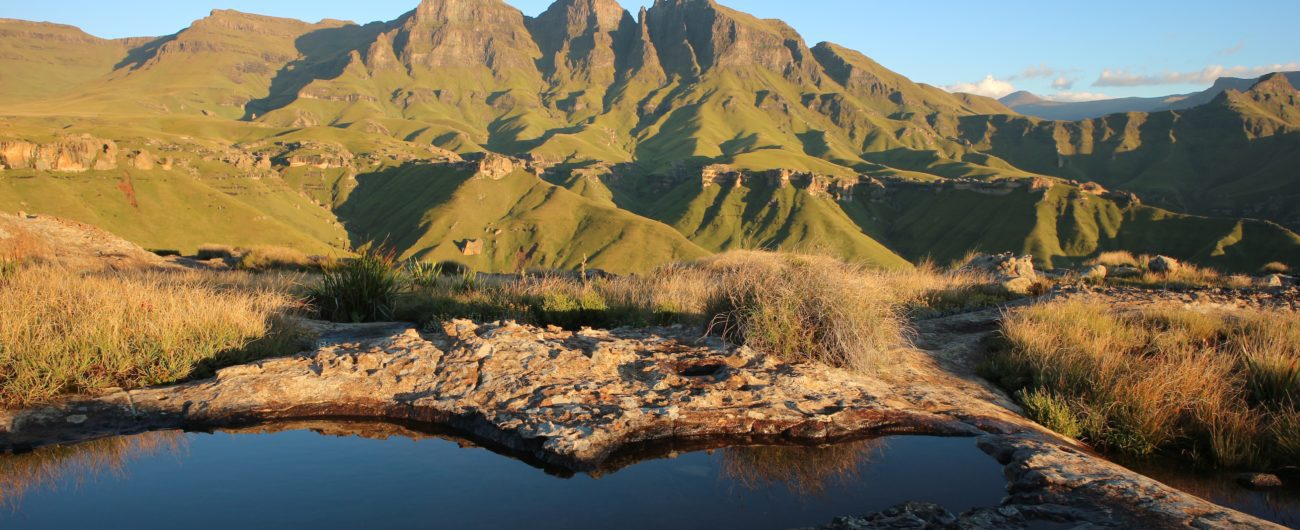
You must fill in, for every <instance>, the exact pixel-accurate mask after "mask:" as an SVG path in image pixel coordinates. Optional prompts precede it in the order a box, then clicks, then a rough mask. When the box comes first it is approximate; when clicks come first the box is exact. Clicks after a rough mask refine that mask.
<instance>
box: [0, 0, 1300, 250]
mask: <svg viewBox="0 0 1300 530" xmlns="http://www.w3.org/2000/svg"><path fill="white" fill-rule="evenodd" d="M0 50H4V51H5V53H3V54H0V66H3V67H4V68H3V69H0V102H3V103H4V104H3V106H0V209H5V210H23V211H29V212H40V213H49V214H53V215H59V216H64V217H71V218H74V219H77V220H81V221H85V222H89V223H93V224H96V225H99V226H101V227H104V228H107V229H109V230H112V231H114V232H117V233H119V234H121V235H122V236H124V237H127V238H128V239H131V240H133V241H135V242H137V243H140V244H142V245H145V246H147V247H152V248H167V249H178V250H192V249H194V248H195V247H197V246H198V245H200V244H202V243H205V242H222V243H230V244H241V245H251V244H284V245H291V246H296V247H302V248H305V249H309V250H311V251H313V252H338V251H339V250H338V249H339V248H341V247H346V246H351V245H357V244H362V243H365V242H370V241H379V242H386V243H387V244H389V245H391V246H394V247H396V249H397V250H398V251H400V252H401V253H402V254H403V255H404V256H407V257H419V258H424V259H436V260H455V261H459V262H463V263H465V264H467V265H470V266H473V267H475V268H477V269H480V270H491V271H509V270H515V269H517V268H520V267H559V268H570V267H575V266H578V265H579V264H582V263H584V262H585V263H587V264H588V265H590V266H592V267H597V268H602V269H606V270H610V271H614V272H635V271H642V270H646V269H649V268H652V267H655V266H658V265H661V264H664V263H668V262H671V261H675V260H684V259H692V258H695V257H699V256H702V255H706V254H709V253H712V252H718V251H722V250H726V249H730V248H738V247H763V248H781V249H815V250H825V251H830V252H834V253H837V254H839V255H841V256H843V257H846V258H849V259H853V260H856V261H860V262H863V263H867V264H871V265H875V266H881V267H899V268H905V267H909V266H910V263H912V262H915V261H917V260H920V259H923V258H926V257H931V258H934V259H938V260H941V261H944V260H951V259H956V258H958V257H961V256H962V255H963V254H965V253H966V252H968V251H970V250H973V249H981V250H985V251H1016V252H1025V253H1029V254H1033V255H1034V256H1035V257H1036V258H1037V259H1038V260H1039V261H1040V262H1041V263H1043V264H1044V265H1060V264H1070V263H1077V262H1080V261H1082V260H1084V259H1087V258H1088V257H1090V256H1093V255H1095V254H1096V253H1098V252H1101V251H1105V250H1114V249H1129V250H1133V251H1138V252H1162V253H1166V254H1170V255H1175V256H1178V257H1182V258H1184V259H1190V260H1193V261H1197V262H1200V263H1205V264H1210V265H1215V266H1219V267H1222V268H1225V269H1231V270H1255V269H1257V268H1258V267H1259V266H1260V265H1262V264H1264V263H1266V262H1269V261H1284V262H1289V263H1292V264H1297V265H1300V237H1297V236H1296V235H1295V234H1294V233H1293V232H1292V231H1291V230H1290V229H1288V228H1286V227H1284V226H1282V225H1280V224H1278V223H1279V222H1281V223H1287V224H1289V226H1292V227H1295V226H1300V219H1294V216H1295V212H1294V208H1288V207H1286V206H1285V200H1287V199H1289V198H1293V197H1294V188H1295V186H1296V183H1297V182H1300V178H1298V177H1297V175H1296V174H1295V173H1296V172H1295V169H1294V168H1296V167H1300V166H1297V164H1296V163H1295V162H1296V156H1297V153H1300V148H1297V146H1296V141H1297V135H1296V134H1295V127H1296V123H1295V118H1294V114H1295V109H1296V103H1295V102H1294V97H1293V95H1294V94H1295V90H1294V88H1291V87H1290V85H1288V84H1286V83H1285V79H1283V80H1282V81H1270V82H1268V83H1260V84H1258V85H1255V86H1254V87H1253V88H1251V87H1246V88H1247V89H1248V90H1226V91H1224V92H1223V93H1222V94H1220V97H1219V98H1216V99H1213V100H1212V101H1209V102H1206V103H1205V104H1203V105H1201V106H1198V107H1195V108H1192V109H1188V110H1185V111H1163V112H1157V113H1130V114H1122V115H1118V116H1108V117H1106V118H1100V119H1094V120H1082V121H1076V122H1051V121H1043V120H1040V119H1038V118H1033V117H1029V116H1025V115H1022V114H1018V113H1017V112H1016V111H1014V110H1012V109H1011V108H1009V107H1008V106H1007V105H1005V104H1003V103H1001V102H998V101H995V100H993V99H989V98H984V97H979V96H972V95H966V94H951V93H948V92H946V91H944V90H942V89H939V88H936V87H933V86H929V85H925V84H920V83H915V82H913V81H911V80H909V79H907V78H906V77H904V76H902V75H900V74H898V73H896V72H893V71H891V70H889V69H887V68H885V67H884V66H882V65H880V64H878V63H876V62H875V61H873V60H871V59H870V58H869V57H867V56H866V55H864V54H862V53H860V52H857V51H854V50H850V49H847V48H845V47H842V46H838V45H835V44H833V43H825V42H824V43H818V44H813V45H811V46H810V45H809V44H808V43H806V42H805V41H804V40H803V39H802V37H800V35H799V34H798V32H796V31H795V29H794V28H791V27H790V26H788V25H786V24H785V23H783V22H780V21H777V20H767V19H759V18H756V17H753V16H751V15H748V14H746V13H743V12H740V11H736V10H734V9H730V8H728V7H726V6H723V5H721V4H719V3H718V2H716V1H713V0H656V2H655V3H654V5H653V6H651V7H649V8H643V9H640V10H639V11H638V12H637V13H635V14H634V13H632V12H629V11H627V10H625V9H624V8H623V7H621V6H620V5H619V4H618V3H616V2H615V1H614V0H558V1H556V2H555V3H554V4H552V5H551V6H550V7H549V8H548V9H547V10H546V11H544V12H543V13H541V14H540V15H538V16H537V17H528V16H525V15H524V14H523V13H521V12H520V11H519V10H517V9H515V8H513V7H511V6H510V5H508V4H506V3H505V2H503V1H501V0H424V1H422V2H420V3H419V5H418V6H416V7H415V9H413V10H412V11H410V12H408V13H406V14H404V15H402V16H401V17H399V18H397V19H396V20H393V21H388V22H373V23H369V24H365V25H358V24H354V23H350V22H343V21H331V20H325V21H321V22H318V23H314V24H313V23H306V22H301V21H297V20H291V19H283V18H272V17H263V16H258V15H252V14H246V13H239V12H234V11H213V12H212V14H211V15H210V16H208V17H206V18H204V19H201V20H198V21H195V22H194V23H193V24H191V25H190V27H188V28H185V29H182V30H180V31H178V32H177V33H175V34H173V35H168V36H163V37H156V38H140V39H125V40H113V41H109V40H103V39H97V38H95V37H91V36H89V35H86V34H84V33H82V32H80V31H79V30H76V29H75V28H70V27H66V26H56V25H50V24H40V23H31V22H22V21H2V22H0ZM6 72H24V74H23V75H17V76H15V75H7V74H6ZM1013 103H1015V102H1014V101H1013ZM1133 192H1136V195H1135V194H1134V193H1133ZM1173 210H1188V211H1191V212H1192V213H1193V214H1203V215H1210V217H1202V216H1199V215H1189V214H1183V213H1176V212H1175V211H1173ZM1243 217H1251V218H1257V219H1266V220H1246V219H1241V218H1243Z"/></svg>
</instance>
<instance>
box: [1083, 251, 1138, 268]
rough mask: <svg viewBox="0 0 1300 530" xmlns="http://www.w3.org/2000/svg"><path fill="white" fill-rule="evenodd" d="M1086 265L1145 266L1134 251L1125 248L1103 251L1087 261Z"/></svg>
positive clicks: (1108, 266) (1107, 266) (1109, 266)
mask: <svg viewBox="0 0 1300 530" xmlns="http://www.w3.org/2000/svg"><path fill="white" fill-rule="evenodd" d="M1085 265H1090V266H1091V265H1101V266H1104V267H1106V268H1113V267H1137V268H1142V267H1143V265H1142V263H1139V262H1138V259H1137V258H1136V257H1134V256H1133V253H1131V252H1128V251H1124V250H1113V251H1109V252H1102V253H1101V254H1098V255H1097V257H1095V258H1092V259H1090V260H1088V261H1087V262H1085Z"/></svg>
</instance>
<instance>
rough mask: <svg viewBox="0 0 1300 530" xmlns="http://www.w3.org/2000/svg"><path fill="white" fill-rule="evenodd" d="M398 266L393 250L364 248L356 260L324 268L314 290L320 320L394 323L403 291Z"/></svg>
mask: <svg viewBox="0 0 1300 530" xmlns="http://www.w3.org/2000/svg"><path fill="white" fill-rule="evenodd" d="M395 264H396V257H395V254H394V253H393V252H391V251H388V250H383V249H380V248H378V247H367V248H364V249H361V251H360V252H359V253H358V256H357V257H355V258H352V259H349V260H346V261H343V262H342V263H339V264H335V265H331V266H328V267H326V268H325V269H324V271H323V273H322V275H321V278H320V282H319V283H318V284H317V285H316V286H315V287H313V288H312V289H311V294H310V298H311V302H312V305H313V306H314V307H315V308H316V309H317V310H318V311H319V312H320V316H321V318H324V319H326V320H331V321H334V322H379V321H385V320H392V319H393V316H394V313H395V309H396V304H397V296H398V294H399V293H400V292H401V291H402V288H403V285H402V283H403V282H402V277H401V275H400V273H399V272H398V271H397V270H396V269H395Z"/></svg>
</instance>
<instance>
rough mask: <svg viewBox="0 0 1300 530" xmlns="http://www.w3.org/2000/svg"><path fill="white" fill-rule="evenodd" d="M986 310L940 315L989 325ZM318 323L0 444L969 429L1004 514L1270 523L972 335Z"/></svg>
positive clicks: (1170, 523)
mask: <svg viewBox="0 0 1300 530" xmlns="http://www.w3.org/2000/svg"><path fill="white" fill-rule="evenodd" d="M997 314H998V313H997V311H995V310H994V311H986V312H984V313H982V314H975V315H964V316H962V317H961V321H960V322H955V321H954V322H951V323H949V325H950V326H951V327H952V328H953V329H969V328H970V327H971V326H974V327H976V328H981V326H983V327H987V325H988V323H989V322H988V321H991V319H995V318H996V316H997ZM936 326H937V327H936ZM931 327H935V328H936V329H939V328H942V324H934V325H931ZM931 331H933V330H931ZM321 333H322V335H321V337H322V338H321V346H320V347H319V348H318V349H316V350H314V351H311V352H307V353H304V354H302V355H298V356H294V357H289V358H282V359H273V360H267V361H262V362H258V363H253V364H249V365H245V366H238V367H233V368H228V369H225V370H222V371H220V372H219V373H218V375H217V377H216V378H214V379H211V380H207V381H200V382H196V383H191V384H186V385H181V386H177V387H170V388H155V389H147V390H136V391H118V392H111V393H108V394H106V395H103V396H99V397H95V398H82V399H74V400H71V401H68V402H65V403H62V404H57V405H53V406H48V407H44V408H39V409H34V410H27V411H8V412H3V413H0V445H2V446H3V447H5V448H8V449H24V448H30V447H34V446H40V445H45V444H50V443H57V442H70V441H76V440H85V439H90V438H96V437H101V436H109V435H114V434H121V433H129V432H139V431H142V430H154V429H171V428H177V427H182V428H214V427H223V426H240V425H247V424H254V423H260V422H266V421H271V420H301V419H311V418H339V417H358V418H359V417H366V418H375V419H385V420H393V421H402V422H413V423H414V424H424V425H441V426H450V427H453V428H456V429H459V430H460V431H462V432H465V433H466V434H467V435H469V436H472V437H474V438H476V439H480V440H483V441H485V442H491V443H493V445H494V446H497V447H502V448H505V449H508V450H510V451H513V452H515V453H517V454H519V455H521V456H524V457H526V458H527V459H528V460H529V461H533V462H540V463H544V464H548V465H552V466H559V467H561V468H566V469H570V470H587V471H595V470H599V469H602V468H603V467H604V466H607V465H611V464H612V465H617V462H613V461H611V460H610V457H611V455H614V454H615V453H616V452H617V451H619V450H620V449H626V448H629V447H633V446H636V445H638V444H644V443H650V442H655V441H671V440H682V441H687V440H701V441H704V440H713V441H714V442H711V443H716V444H717V445H725V444H734V443H754V442H761V443H796V442H833V441H837V440H845V439H851V438H855V437H861V436H870V435H879V434H888V433H902V432H906V433H919V434H932V435H955V436H977V437H980V441H979V443H980V445H981V447H983V448H984V449H985V450H986V451H987V452H988V453H990V454H991V455H992V456H993V457H996V458H997V459H999V461H1001V462H1002V463H1003V464H1004V465H1005V466H1006V468H1007V471H1008V476H1009V477H1010V478H1011V480H1012V482H1011V495H1010V496H1009V497H1008V498H1007V501H1006V502H1005V503H1004V504H1003V505H1002V506H998V507H990V508H991V509H993V508H995V509H996V511H997V512H998V513H1000V514H1004V516H1006V515H1005V514H1012V515H1013V516H1015V517H1017V518H1018V519H1017V520H1021V521H1030V520H1034V521H1042V520H1049V521H1059V522H1070V523H1085V522H1086V523H1092V524H1095V525H1099V526H1102V527H1107V526H1110V527H1134V526H1135V525H1136V526H1141V527H1186V526H1192V527H1223V528H1227V527H1236V528H1268V527H1271V525H1269V524H1268V523H1265V522H1263V521H1259V520H1257V519H1253V518H1251V517H1248V516H1245V515H1243V514H1240V513H1237V512H1234V511H1231V510H1227V509H1224V508H1221V507H1218V506H1215V505H1213V504H1210V503H1208V502H1205V501H1202V500H1200V499H1197V498H1195V497H1192V496H1190V495H1187V494H1184V493H1182V492H1179V491H1177V490H1174V489H1172V488H1169V487H1167V486H1164V485H1162V484H1159V483H1157V482H1155V481H1152V480H1150V479H1146V478H1144V477H1141V476H1139V475H1137V474H1135V473H1133V472H1130V471H1127V470H1125V469H1124V468H1122V467H1120V466H1117V465H1114V464H1111V463H1109V462H1106V461H1104V460H1102V459H1100V458H1098V457H1096V456H1094V455H1092V454H1091V453H1089V452H1087V451H1085V450H1082V449H1080V448H1078V447H1075V446H1074V445H1072V444H1071V443H1069V442H1067V441H1064V440H1062V439H1059V438H1058V437H1056V436H1055V435H1053V434H1051V433H1049V432H1047V431H1044V430H1042V429H1041V428H1040V427H1038V426H1036V425H1034V424H1032V423H1030V422H1028V421H1027V420H1025V419H1023V418H1022V417H1021V416H1019V415H1018V414H1016V412H1015V407H1014V405H1012V404H1011V403H1010V401H1009V400H1007V399H1006V397H1005V396H1003V395H1001V394H1000V393H998V392H996V391H994V390H991V389H989V388H987V387H985V386H984V385H982V384H981V383H978V382H976V381H974V380H972V379H970V378H968V376H966V375H962V374H968V373H969V372H968V371H967V369H966V368H964V366H965V364H964V361H963V360H962V357H963V354H962V353H961V352H962V351H966V352H969V350H965V349H963V346H961V345H962V344H964V343H963V341H962V340H958V339H952V340H948V339H945V340H942V341H941V342H942V344H943V345H944V348H940V349H937V350H934V351H930V352H925V351H919V350H908V351H900V352H898V353H897V355H899V356H900V358H897V359H895V360H896V361H898V362H895V363H890V364H889V366H890V367H891V368H887V369H882V370H881V371H880V372H878V373H876V374H874V375H870V376H866V375H860V374H855V373H851V372H847V371H843V370H838V369H831V368H826V367H822V366H816V365H806V364H788V363H784V362H781V361H779V360H777V359H774V358H772V357H768V356H765V355H762V354H759V353H757V352H755V351H753V350H750V349H748V348H744V347H734V346H727V345H724V344H722V343H718V342H712V341H704V342H701V341H700V340H698V339H696V338H695V337H696V336H697V335H696V334H695V333H692V332H690V330H685V329H649V330H619V331H593V330H584V331H581V332H576V333H575V332H568V331H563V330H560V329H557V328H550V329H539V328H535V327H528V326H521V325H517V324H512V323H498V324H475V323H472V322H468V321H454V322H451V323H449V324H447V325H446V327H445V328H444V330H443V331H442V332H439V333H429V334H425V333H419V332H417V331H416V330H414V329H411V328H409V327H408V326H405V325H371V326H361V327H357V326H333V325H329V326H326V325H322V330H321ZM972 337H974V335H972ZM971 340H976V341H978V337H975V338H972V339H971ZM945 348H947V349H945ZM968 360H969V359H966V361H968Z"/></svg>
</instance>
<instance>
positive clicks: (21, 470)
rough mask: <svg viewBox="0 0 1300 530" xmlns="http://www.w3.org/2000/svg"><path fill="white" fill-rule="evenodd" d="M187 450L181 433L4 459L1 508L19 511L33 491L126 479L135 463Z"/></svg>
mask: <svg viewBox="0 0 1300 530" xmlns="http://www.w3.org/2000/svg"><path fill="white" fill-rule="evenodd" d="M185 446H186V440H185V435H184V434H182V433H180V432H178V431H164V432H151V433H145V434H140V435H137V436H119V437H114V438H105V439H102V440H94V441H90V442H86V443H82V444H77V445H72V446H53V447H46V448H42V449H40V450H37V451H33V452H30V453H23V454H18V455H0V506H4V507H5V508H7V509H10V510H16V509H17V508H18V507H19V505H20V504H21V501H22V498H23V495H24V494H25V493H27V492H28V491H30V490H33V489H37V488H44V489H47V490H57V488H58V487H60V486H71V487H73V488H74V489H75V488H79V487H81V486H82V485H84V484H86V483H88V482H94V481H97V480H100V479H101V478H102V477H111V478H116V479H121V478H124V477H126V475H127V471H126V470H127V468H128V466H129V464H130V462H131V461H132V460H136V459H139V458H144V457H149V456H157V455H162V454H170V455H180V454H182V452H183V451H184V449H185Z"/></svg>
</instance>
